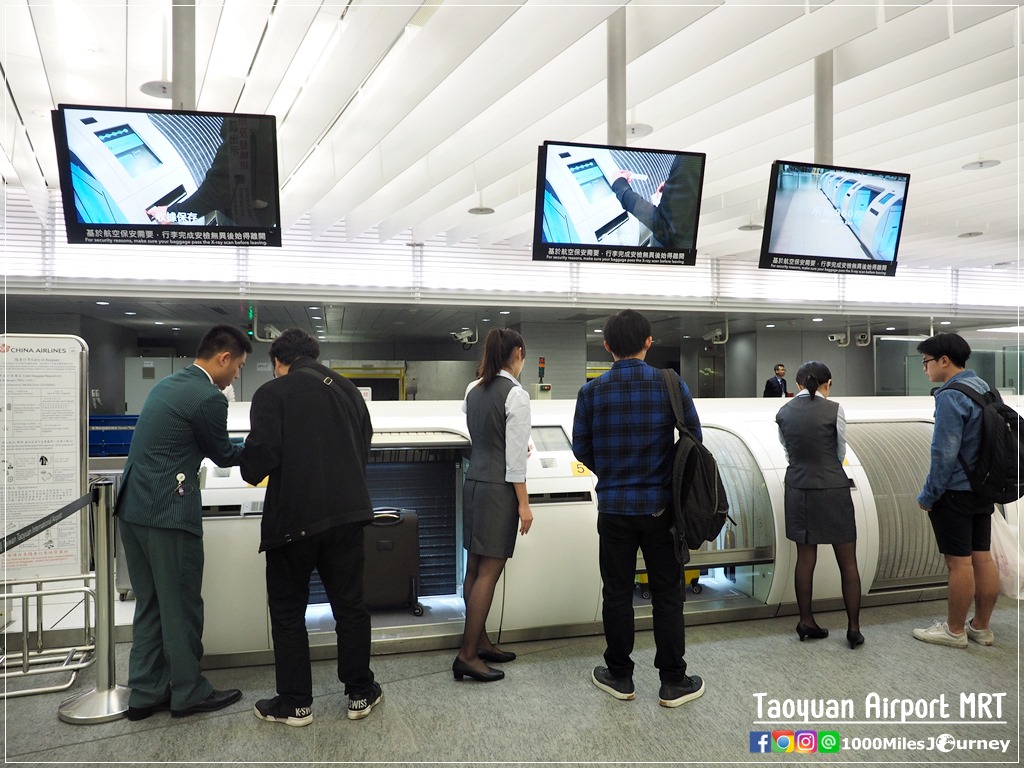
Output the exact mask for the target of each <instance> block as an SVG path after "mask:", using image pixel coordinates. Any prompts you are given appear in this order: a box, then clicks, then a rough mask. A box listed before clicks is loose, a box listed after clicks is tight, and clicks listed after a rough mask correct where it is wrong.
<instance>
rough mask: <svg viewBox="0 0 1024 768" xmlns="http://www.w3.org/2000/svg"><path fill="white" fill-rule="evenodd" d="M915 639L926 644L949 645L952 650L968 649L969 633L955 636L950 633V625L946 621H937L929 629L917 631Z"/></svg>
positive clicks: (915, 631)
mask: <svg viewBox="0 0 1024 768" xmlns="http://www.w3.org/2000/svg"><path fill="white" fill-rule="evenodd" d="M914 637H916V638H917V639H918V640H923V641H924V642H926V643H934V644H935V645H947V646H949V647H950V648H966V647H967V633H966V632H961V633H960V634H959V635H954V634H953V633H952V632H950V631H949V625H948V624H947V623H946V622H944V621H937V622H935V624H933V625H932V626H930V627H928V629H915V630H914Z"/></svg>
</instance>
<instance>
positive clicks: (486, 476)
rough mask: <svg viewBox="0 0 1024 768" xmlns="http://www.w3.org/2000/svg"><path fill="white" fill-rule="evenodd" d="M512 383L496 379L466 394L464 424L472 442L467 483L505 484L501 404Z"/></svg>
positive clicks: (500, 377) (502, 409)
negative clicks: (471, 481)
mask: <svg viewBox="0 0 1024 768" xmlns="http://www.w3.org/2000/svg"><path fill="white" fill-rule="evenodd" d="M514 386H515V384H514V383H513V382H512V381H511V379H506V378H505V377H504V376H498V377H497V378H495V379H494V381H492V382H491V384H490V386H488V387H486V388H485V387H483V386H480V385H479V384H478V385H477V386H475V387H473V388H472V389H471V390H469V394H468V395H466V423H467V424H468V425H469V439H470V441H471V442H472V443H473V447H472V451H471V453H470V456H469V471H468V472H466V479H467V480H477V481H480V482H484V483H504V482H505V401H506V400H507V399H508V393H509V391H510V390H511V389H512V387H514Z"/></svg>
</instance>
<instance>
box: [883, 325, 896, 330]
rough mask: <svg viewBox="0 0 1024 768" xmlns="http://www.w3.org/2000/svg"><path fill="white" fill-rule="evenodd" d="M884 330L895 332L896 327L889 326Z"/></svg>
mask: <svg viewBox="0 0 1024 768" xmlns="http://www.w3.org/2000/svg"><path fill="white" fill-rule="evenodd" d="M885 330H887V331H895V330H896V326H895V325H890V326H889V327H888V328H886V329H885Z"/></svg>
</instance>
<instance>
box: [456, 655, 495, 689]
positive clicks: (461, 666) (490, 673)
mask: <svg viewBox="0 0 1024 768" xmlns="http://www.w3.org/2000/svg"><path fill="white" fill-rule="evenodd" d="M504 676H505V673H504V672H503V671H502V670H500V669H493V668H491V667H487V671H486V672H477V671H476V670H475V669H473V668H472V667H471V666H469V664H467V663H466V662H464V661H463V660H462V659H460V658H459V657H458V656H456V657H455V661H453V662H452V677H454V678H455V679H456V680H461V679H462V678H463V677H469V678H472V679H473V680H478V681H480V682H481V683H493V682H494V681H495V680H501V679H502V678H503V677H504Z"/></svg>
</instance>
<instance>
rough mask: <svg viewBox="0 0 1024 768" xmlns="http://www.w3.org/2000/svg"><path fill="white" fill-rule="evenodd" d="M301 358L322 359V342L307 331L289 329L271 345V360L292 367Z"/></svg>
mask: <svg viewBox="0 0 1024 768" xmlns="http://www.w3.org/2000/svg"><path fill="white" fill-rule="evenodd" d="M300 357H311V358H313V359H314V360H319V359H320V342H318V341H317V340H316V339H314V338H313V337H312V336H310V335H309V334H308V333H306V332H305V331H300V330H299V329H298V328H289V329H288V330H287V331H285V332H284V333H282V334H281V335H280V336H278V337H277V338H276V339H274V343H273V344H271V345H270V359H271V360H277V361H278V362H279V363H284V364H285V365H291V364H292V363H294V362H295V361H296V360H298V359H299V358H300Z"/></svg>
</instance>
